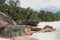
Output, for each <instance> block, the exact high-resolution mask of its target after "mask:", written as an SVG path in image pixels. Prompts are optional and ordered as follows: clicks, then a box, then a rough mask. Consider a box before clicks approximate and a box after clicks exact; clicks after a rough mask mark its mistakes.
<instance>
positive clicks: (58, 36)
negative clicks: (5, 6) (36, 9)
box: [32, 21, 60, 40]
mask: <svg viewBox="0 0 60 40" xmlns="http://www.w3.org/2000/svg"><path fill="white" fill-rule="evenodd" d="M45 25H50V26H52V27H54V28H55V29H56V30H55V31H52V32H46V33H34V34H33V35H32V37H34V38H36V39H38V40H60V21H56V22H40V23H39V24H38V25H37V27H39V28H43V27H44V26H45Z"/></svg>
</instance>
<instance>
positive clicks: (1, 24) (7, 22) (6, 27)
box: [0, 12, 55, 38]
mask: <svg viewBox="0 0 60 40" xmlns="http://www.w3.org/2000/svg"><path fill="white" fill-rule="evenodd" d="M38 23H39V22H38V21H36V20H35V19H28V20H24V21H22V22H21V23H19V24H18V25H17V23H16V22H15V21H14V20H13V19H12V18H10V17H9V16H7V15H5V14H4V13H2V12H0V35H1V36H2V37H9V38H11V37H16V36H25V35H32V34H33V32H50V31H53V30H55V29H54V28H53V27H52V26H49V25H46V26H45V27H44V28H43V29H41V28H37V24H38Z"/></svg>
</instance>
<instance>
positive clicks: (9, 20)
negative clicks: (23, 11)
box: [0, 12, 16, 28]
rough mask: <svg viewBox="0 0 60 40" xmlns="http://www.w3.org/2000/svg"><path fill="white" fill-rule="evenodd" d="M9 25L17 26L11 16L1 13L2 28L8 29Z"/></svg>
mask: <svg viewBox="0 0 60 40" xmlns="http://www.w3.org/2000/svg"><path fill="white" fill-rule="evenodd" d="M8 25H16V22H15V21H14V20H13V19H12V18H10V17H9V16H7V15H5V14H4V13H2V12H0V28H2V27H6V26H8Z"/></svg>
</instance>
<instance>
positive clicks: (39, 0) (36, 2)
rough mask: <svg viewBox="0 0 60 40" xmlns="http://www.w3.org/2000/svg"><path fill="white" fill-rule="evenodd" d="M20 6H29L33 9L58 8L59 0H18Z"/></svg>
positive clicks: (54, 9)
mask: <svg viewBox="0 0 60 40" xmlns="http://www.w3.org/2000/svg"><path fill="white" fill-rule="evenodd" d="M20 2H21V5H20V6H21V7H23V8H27V7H31V8H33V9H36V10H39V9H45V10H52V11H56V10H60V0H20Z"/></svg>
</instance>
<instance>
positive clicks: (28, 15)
mask: <svg viewBox="0 0 60 40" xmlns="http://www.w3.org/2000/svg"><path fill="white" fill-rule="evenodd" d="M5 2H6V0H0V11H1V12H4V13H5V14H6V15H8V16H10V17H11V18H12V19H14V20H15V21H16V22H17V23H19V22H21V21H22V20H24V19H36V20H37V21H39V22H40V21H57V20H60V16H58V15H56V14H54V13H53V12H49V11H44V10H41V11H40V12H37V11H33V9H31V8H30V7H28V8H22V7H19V5H20V4H19V3H20V2H19V0H16V1H12V0H9V1H8V4H9V5H8V4H6V3H5Z"/></svg>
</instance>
